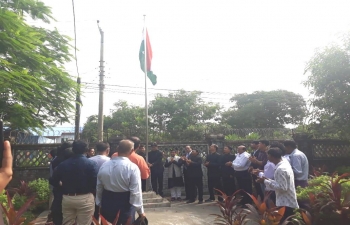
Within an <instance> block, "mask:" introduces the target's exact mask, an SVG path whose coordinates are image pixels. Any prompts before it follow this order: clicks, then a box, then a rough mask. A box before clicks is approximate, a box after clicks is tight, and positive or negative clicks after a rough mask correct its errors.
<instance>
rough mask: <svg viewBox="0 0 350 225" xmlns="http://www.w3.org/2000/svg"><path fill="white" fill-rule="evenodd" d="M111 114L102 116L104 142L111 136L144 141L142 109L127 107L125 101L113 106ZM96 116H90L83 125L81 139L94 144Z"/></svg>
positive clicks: (143, 115)
mask: <svg viewBox="0 0 350 225" xmlns="http://www.w3.org/2000/svg"><path fill="white" fill-rule="evenodd" d="M114 107H115V108H114V109H112V110H111V111H112V114H111V115H108V116H104V125H103V132H104V140H108V139H109V138H110V137H113V136H121V137H123V136H124V137H127V136H137V137H140V138H141V140H145V139H144V138H145V126H146V121H145V110H144V108H143V107H139V106H133V105H129V104H128V103H127V102H126V101H118V102H116V103H115V104H114ZM97 131H98V129H97V115H92V116H90V117H89V118H88V120H87V121H86V123H85V124H84V129H83V134H82V137H83V139H86V140H87V141H89V142H91V143H94V142H97V141H98V138H97V137H98V135H97Z"/></svg>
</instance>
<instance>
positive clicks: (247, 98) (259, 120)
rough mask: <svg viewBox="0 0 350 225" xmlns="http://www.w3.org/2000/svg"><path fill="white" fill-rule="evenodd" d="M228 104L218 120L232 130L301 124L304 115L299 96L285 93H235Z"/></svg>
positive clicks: (279, 91)
mask: <svg viewBox="0 0 350 225" xmlns="http://www.w3.org/2000/svg"><path fill="white" fill-rule="evenodd" d="M231 102H233V103H234V106H233V107H232V108H231V109H230V110H227V111H226V112H224V113H223V114H222V118H221V121H222V122H224V123H227V124H229V125H230V126H232V127H233V128H283V127H284V126H285V125H287V124H299V123H301V122H302V121H303V119H304V117H305V113H306V103H305V101H304V99H303V97H302V96H301V95H298V94H295V93H293V92H289V91H285V90H275V91H257V92H254V93H252V94H247V93H244V94H236V95H235V96H233V97H232V98H231Z"/></svg>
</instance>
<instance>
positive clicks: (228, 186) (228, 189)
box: [222, 177, 236, 196]
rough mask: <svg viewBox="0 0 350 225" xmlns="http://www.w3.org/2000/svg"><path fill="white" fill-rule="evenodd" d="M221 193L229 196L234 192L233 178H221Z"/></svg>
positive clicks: (234, 183)
mask: <svg viewBox="0 0 350 225" xmlns="http://www.w3.org/2000/svg"><path fill="white" fill-rule="evenodd" d="M222 185H223V188H222V190H223V192H225V194H226V195H227V196H231V195H232V194H233V193H235V191H236V182H235V178H234V177H223V178H222Z"/></svg>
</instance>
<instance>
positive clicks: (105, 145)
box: [96, 142, 109, 152]
mask: <svg viewBox="0 0 350 225" xmlns="http://www.w3.org/2000/svg"><path fill="white" fill-rule="evenodd" d="M108 148H109V144H108V143H103V142H99V143H97V145H96V151H97V152H104V151H106V150H107V149H108Z"/></svg>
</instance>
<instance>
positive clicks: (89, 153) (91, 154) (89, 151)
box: [86, 148, 95, 158]
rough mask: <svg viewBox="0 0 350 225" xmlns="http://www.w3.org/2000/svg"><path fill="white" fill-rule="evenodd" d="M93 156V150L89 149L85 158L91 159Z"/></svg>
mask: <svg viewBox="0 0 350 225" xmlns="http://www.w3.org/2000/svg"><path fill="white" fill-rule="evenodd" d="M94 155H95V149H93V148H89V150H88V151H87V153H86V156H87V157H89V158H90V157H92V156H94Z"/></svg>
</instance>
